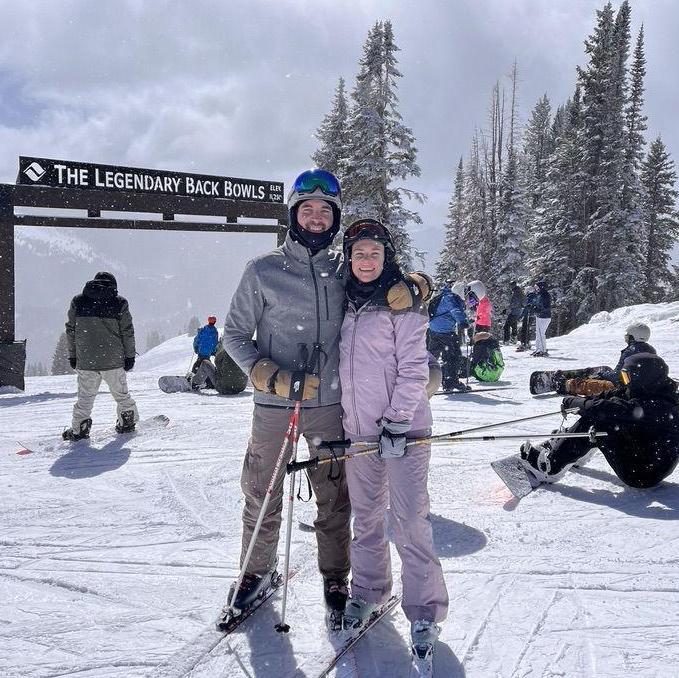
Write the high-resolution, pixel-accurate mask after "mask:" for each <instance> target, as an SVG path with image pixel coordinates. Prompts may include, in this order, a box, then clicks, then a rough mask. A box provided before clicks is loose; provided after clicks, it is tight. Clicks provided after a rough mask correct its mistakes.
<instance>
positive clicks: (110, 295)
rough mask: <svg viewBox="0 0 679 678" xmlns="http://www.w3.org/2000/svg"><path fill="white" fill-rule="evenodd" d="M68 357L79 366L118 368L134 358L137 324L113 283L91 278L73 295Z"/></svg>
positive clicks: (67, 329) (70, 310)
mask: <svg viewBox="0 0 679 678" xmlns="http://www.w3.org/2000/svg"><path fill="white" fill-rule="evenodd" d="M66 338H67V340H68V357H69V358H70V359H71V360H73V359H74V358H75V361H76V367H77V368H78V369H79V370H93V371H101V370H115V369H117V368H119V367H123V366H124V364H125V358H134V354H135V343H134V326H133V324H132V315H131V314H130V308H129V306H128V303H127V300H126V299H124V298H123V297H121V296H119V295H118V292H117V290H116V288H115V286H113V285H112V284H111V283H109V282H108V281H104V280H90V281H89V282H88V283H86V285H85V288H84V289H83V292H82V294H78V295H77V296H75V297H73V300H72V301H71V306H70V308H69V309H68V320H67V322H66Z"/></svg>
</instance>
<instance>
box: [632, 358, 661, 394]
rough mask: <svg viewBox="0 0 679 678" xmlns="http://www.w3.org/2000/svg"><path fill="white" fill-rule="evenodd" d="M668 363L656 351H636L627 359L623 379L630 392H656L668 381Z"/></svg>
mask: <svg viewBox="0 0 679 678" xmlns="http://www.w3.org/2000/svg"><path fill="white" fill-rule="evenodd" d="M669 373H670V370H669V367H667V363H666V362H665V361H664V360H663V359H662V358H661V357H660V356H658V355H655V354H654V353H636V354H635V355H632V356H630V357H629V358H627V359H626V360H625V362H624V363H623V366H622V373H621V375H620V376H621V379H622V382H623V384H626V386H627V388H629V390H630V393H633V394H637V393H638V394H642V393H654V392H655V391H657V390H658V389H659V388H661V387H663V386H664V385H665V384H666V383H667V379H668V377H669Z"/></svg>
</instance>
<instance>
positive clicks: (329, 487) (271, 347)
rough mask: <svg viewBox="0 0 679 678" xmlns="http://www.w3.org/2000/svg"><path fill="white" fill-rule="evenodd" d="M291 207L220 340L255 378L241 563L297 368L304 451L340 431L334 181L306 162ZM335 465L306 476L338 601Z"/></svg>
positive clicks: (262, 582) (274, 507) (342, 497)
mask: <svg viewBox="0 0 679 678" xmlns="http://www.w3.org/2000/svg"><path fill="white" fill-rule="evenodd" d="M288 208H289V213H290V219H289V221H290V226H289V231H288V234H287V237H286V239H285V242H284V244H283V245H282V246H281V247H278V248H277V249H275V250H273V252H270V253H268V254H264V255H262V256H260V257H257V258H255V259H253V260H251V261H249V262H248V263H247V265H246V267H245V271H244V273H243V277H242V278H241V281H240V283H239V285H238V288H237V290H236V292H235V294H234V296H233V298H232V300H231V308H230V310H229V313H228V316H227V318H226V322H225V327H224V340H223V344H224V348H225V349H226V350H227V351H228V353H229V354H230V355H231V356H232V357H233V359H234V360H235V361H236V362H237V363H238V365H239V366H240V367H241V369H242V370H243V371H244V372H245V373H246V374H249V375H250V379H251V381H252V384H253V386H254V388H255V392H254V401H255V408H254V414H253V422H252V433H251V437H250V441H249V443H248V448H247V452H246V455H245V460H244V463H243V471H242V475H241V488H242V490H243V493H244V495H245V508H244V510H243V539H242V551H241V567H242V565H243V559H244V556H245V552H246V550H247V547H248V544H249V542H250V538H251V536H252V533H253V530H254V527H255V523H256V521H257V518H258V515H259V512H260V508H261V506H262V503H263V500H264V497H265V494H266V490H267V486H268V484H269V482H270V480H271V477H272V475H273V470H274V466H275V463H276V459H277V457H278V454H279V451H280V447H281V442H282V440H283V435H284V433H285V430H286V427H287V425H288V421H289V419H290V415H291V412H292V406H293V403H292V402H291V401H290V400H288V399H287V398H288V395H289V393H290V381H291V377H292V373H293V372H294V371H296V370H300V369H301V370H304V371H305V372H306V373H307V376H306V379H305V388H304V394H303V398H304V399H303V402H302V413H301V420H300V431H301V433H303V434H304V436H305V438H306V440H307V443H308V445H309V448H310V453H311V454H312V455H316V454H318V453H319V450H318V448H317V445H318V443H319V441H321V440H341V439H342V438H343V437H344V432H343V429H342V407H341V404H340V400H341V391H340V384H339V333H340V327H341V325H342V319H343V317H344V279H343V261H342V256H341V254H340V253H338V252H335V251H331V250H330V249H329V248H330V246H331V244H332V241H333V238H334V237H335V235H336V234H337V232H338V231H339V227H340V216H341V209H342V198H341V190H340V186H339V182H338V181H337V179H336V177H335V176H334V175H332V174H331V173H330V172H326V171H325V170H320V169H315V170H309V171H306V172H303V173H302V174H301V175H300V176H299V177H298V178H297V180H296V181H295V183H294V185H293V187H292V190H291V192H290V195H289V197H288ZM422 287H425V288H426V283H421V284H420V286H419V287H417V288H416V287H409V286H408V285H405V284H404V283H402V282H401V283H398V284H397V285H395V286H394V287H392V288H391V289H390V290H389V295H388V298H389V302H390V304H393V307H394V308H407V307H409V306H410V305H412V303H413V296H412V295H413V294H417V293H420V290H421V288H422ZM427 291H428V290H427ZM255 334H256V340H255V339H253V337H254V335H255ZM333 466H334V469H333V473H332V474H330V473H328V471H327V470H326V469H325V468H318V469H315V470H310V471H309V479H310V481H311V484H312V486H313V489H314V493H315V495H316V504H317V508H318V515H317V518H316V521H315V523H314V525H315V528H316V537H317V541H318V565H319V570H320V572H321V574H322V576H323V579H324V594H325V600H326V604H327V605H328V607H330V608H331V609H333V610H343V609H344V604H345V602H346V597H347V576H348V573H349V542H350V538H351V536H350V529H349V519H350V514H351V507H350V504H349V495H348V492H347V486H346V479H345V472H344V467H343V465H342V464H340V465H339V467H338V466H337V465H333ZM282 498H283V477H282V476H280V477H279V478H278V479H277V482H276V486H275V492H274V495H273V496H272V497H271V501H270V503H269V507H268V511H267V514H266V516H265V517H264V520H263V523H262V526H261V529H260V532H259V535H258V538H257V541H256V544H255V548H254V551H253V553H252V556H251V558H250V561H249V562H248V564H247V566H246V572H245V576H244V578H243V582H242V584H241V587H240V589H239V590H238V591H237V592H236V593H235V598H234V599H233V602H232V604H233V606H234V607H235V608H236V609H239V610H242V609H244V608H246V607H247V606H248V605H249V604H251V603H252V602H253V601H254V600H255V599H256V597H257V596H258V595H259V593H260V592H261V591H262V590H264V589H265V588H266V587H267V586H268V585H269V583H270V582H271V580H272V577H273V576H274V573H275V569H276V562H277V561H276V549H277V544H278V534H279V529H280V523H281V511H282V504H283V501H282Z"/></svg>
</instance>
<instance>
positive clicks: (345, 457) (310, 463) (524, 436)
mask: <svg viewBox="0 0 679 678" xmlns="http://www.w3.org/2000/svg"><path fill="white" fill-rule="evenodd" d="M607 435H608V433H605V432H601V433H599V432H597V431H590V432H588V433H512V434H505V435H499V436H463V437H460V438H450V439H449V440H437V441H436V442H439V443H443V442H447V443H463V442H479V441H485V442H488V441H492V440H516V439H518V440H530V439H532V438H589V440H590V441H591V442H596V439H597V438H605V437H606V436H607ZM426 442H433V441H432V439H431V438H418V439H417V440H409V441H408V442H407V443H406V447H411V446H412V445H420V444H422V443H426ZM378 450H379V447H369V448H367V449H365V450H361V451H360V452H354V453H353V454H342V455H340V456H339V457H337V456H334V457H330V458H328V459H320V458H319V457H315V458H313V459H308V460H307V461H298V462H297V463H296V464H295V465H294V468H293V467H291V465H290V464H288V473H294V472H296V471H298V470H299V469H303V468H316V467H317V466H320V465H322V464H329V463H330V462H333V461H335V462H340V461H349V460H350V459H353V458H354V457H363V456H365V455H367V454H375V452H377V451H378Z"/></svg>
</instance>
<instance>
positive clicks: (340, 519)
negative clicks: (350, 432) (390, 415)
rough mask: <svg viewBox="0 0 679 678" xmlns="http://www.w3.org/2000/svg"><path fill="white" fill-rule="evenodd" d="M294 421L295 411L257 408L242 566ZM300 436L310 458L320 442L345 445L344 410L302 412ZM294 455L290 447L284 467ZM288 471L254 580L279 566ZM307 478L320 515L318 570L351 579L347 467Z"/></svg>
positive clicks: (312, 472) (252, 568) (255, 555)
mask: <svg viewBox="0 0 679 678" xmlns="http://www.w3.org/2000/svg"><path fill="white" fill-rule="evenodd" d="M291 415H292V409H288V408H284V407H267V406H265V405H255V409H254V414H253V419H252V435H251V437H250V441H249V443H248V449H247V453H246V455H245V461H244V463H243V471H242V475H241V488H242V490H243V494H244V495H245V508H244V509H243V541H242V551H241V560H240V562H241V566H242V564H243V558H244V556H245V552H246V550H247V548H248V544H249V543H250V537H251V535H252V532H253V530H254V527H255V523H256V522H257V517H258V516H259V511H260V509H261V507H262V503H263V501H264V496H265V495H266V490H267V488H268V486H269V482H270V481H271V476H272V474H273V470H274V466H275V465H276V460H277V459H278V454H279V452H280V450H281V445H282V443H283V438H284V436H285V432H286V431H287V428H288V423H289V421H290V416H291ZM300 433H302V434H303V435H304V437H305V438H306V441H307V444H308V446H309V453H310V455H311V456H316V455H318V454H319V452H318V449H317V447H316V444H315V443H318V442H319V441H321V440H342V439H343V437H344V431H343V429H342V407H341V405H339V404H337V405H327V406H325V407H310V408H302V411H301V416H300ZM290 452H291V449H290V446H288V450H287V455H286V459H285V463H287V462H288V461H290ZM330 466H332V469H331V470H332V478H333V479H329V478H328V474H329V472H330ZM284 469H285V466H283V469H281V472H280V473H279V476H278V479H277V481H276V484H275V489H274V492H273V495H272V497H271V500H270V502H269V506H268V507H267V513H266V516H265V517H264V521H263V522H262V527H261V529H260V531H259V535H258V537H257V542H256V545H255V548H254V551H253V552H252V557H251V558H250V562H249V563H248V566H247V572H249V573H252V574H258V575H262V574H265V573H266V572H269V571H270V570H271V569H272V568H273V567H274V566H275V564H276V550H277V546H278V533H279V530H280V525H281V511H282V507H283V484H284V480H285V479H286V476H285V470H284ZM308 473H309V480H310V481H311V485H312V487H313V490H314V494H315V495H316V507H317V510H318V513H317V517H316V520H315V521H314V527H315V528H316V539H317V541H318V569H319V570H320V572H321V574H322V575H323V576H324V577H325V578H332V579H334V578H344V577H347V575H348V574H349V541H350V538H351V534H350V526H349V521H350V518H351V505H350V503H349V492H348V490H347V483H346V477H345V473H344V463H341V464H339V465H338V464H337V463H333V464H332V465H330V464H326V465H323V466H320V467H318V468H316V469H309V471H308Z"/></svg>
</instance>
